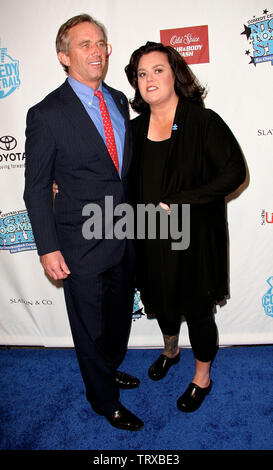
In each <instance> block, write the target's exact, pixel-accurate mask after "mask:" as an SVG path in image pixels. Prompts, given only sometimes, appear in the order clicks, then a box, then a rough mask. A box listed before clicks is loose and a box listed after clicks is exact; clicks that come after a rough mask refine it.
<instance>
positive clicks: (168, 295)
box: [137, 139, 181, 321]
mask: <svg viewBox="0 0 273 470" xmlns="http://www.w3.org/2000/svg"><path fill="white" fill-rule="evenodd" d="M169 144H170V139H167V140H162V141H151V140H149V139H145V143H144V148H143V158H142V171H141V173H142V194H141V200H142V202H143V203H145V204H148V203H152V204H154V205H155V206H158V204H159V203H160V202H163V201H162V182H163V177H164V170H165V165H166V159H167V155H168V147H169ZM165 215H166V213H165ZM159 223H160V214H159V213H157V214H156V230H155V237H156V238H154V239H151V238H148V236H147V235H148V230H147V228H148V217H146V225H145V228H146V238H145V240H144V241H143V242H142V243H139V244H138V245H139V248H140V247H141V250H142V255H143V254H144V256H141V257H138V259H141V263H142V264H141V278H142V280H141V287H140V290H141V298H142V301H143V303H144V306H145V313H146V314H147V316H148V317H153V316H156V317H159V316H162V315H163V316H164V317H165V316H167V317H168V320H171V321H174V320H176V319H177V318H179V317H180V316H181V306H180V297H181V295H180V294H181V290H180V291H179V289H178V282H177V281H178V280H177V279H176V278H175V277H174V273H176V269H175V265H176V263H177V262H178V259H177V258H178V257H179V253H178V252H173V251H172V250H171V249H170V246H169V245H170V241H169V240H168V239H161V238H160V228H159ZM137 243H138V242H137ZM166 255H167V258H166Z"/></svg>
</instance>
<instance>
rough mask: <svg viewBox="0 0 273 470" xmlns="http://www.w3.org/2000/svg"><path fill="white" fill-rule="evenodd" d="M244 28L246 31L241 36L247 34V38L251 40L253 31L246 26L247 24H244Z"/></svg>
mask: <svg viewBox="0 0 273 470" xmlns="http://www.w3.org/2000/svg"><path fill="white" fill-rule="evenodd" d="M244 28H245V29H244V31H243V32H242V33H241V34H245V35H246V37H247V39H249V37H250V35H251V29H250V28H249V27H248V26H246V25H245V24H244Z"/></svg>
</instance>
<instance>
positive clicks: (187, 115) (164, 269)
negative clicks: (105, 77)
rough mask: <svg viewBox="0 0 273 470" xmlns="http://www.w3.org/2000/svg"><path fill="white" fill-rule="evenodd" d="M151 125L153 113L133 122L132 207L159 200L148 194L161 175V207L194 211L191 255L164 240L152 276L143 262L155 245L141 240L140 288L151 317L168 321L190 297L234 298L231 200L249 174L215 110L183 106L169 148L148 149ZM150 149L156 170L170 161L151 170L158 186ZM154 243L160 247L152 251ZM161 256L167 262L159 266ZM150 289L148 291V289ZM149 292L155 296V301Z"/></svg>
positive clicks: (158, 145)
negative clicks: (163, 316) (227, 200)
mask: <svg viewBox="0 0 273 470" xmlns="http://www.w3.org/2000/svg"><path fill="white" fill-rule="evenodd" d="M149 121H150V112H149V110H147V112H144V113H143V114H141V115H140V116H138V117H137V118H135V119H133V120H132V121H131V123H132V131H133V161H132V165H131V170H130V188H131V196H130V197H131V200H132V201H133V203H134V204H137V203H143V197H145V198H146V197H148V198H149V197H157V196H158V193H156V192H154V193H153V194H151V193H150V191H154V190H155V191H157V190H156V188H154V189H153V188H152V187H150V189H149V188H148V189H147V183H145V181H146V182H147V181H150V185H151V181H153V182H154V181H158V180H159V179H160V172H161V176H162V184H161V187H160V193H159V196H160V197H159V199H160V201H162V202H165V203H167V204H190V246H189V248H188V249H186V250H177V251H173V250H171V249H170V241H169V240H161V241H160V240H159V242H160V251H157V252H155V255H154V259H153V260H152V265H154V264H155V263H156V264H155V266H156V269H153V267H150V262H149V260H148V258H147V257H146V256H145V253H147V249H146V250H144V249H143V245H146V247H147V246H149V250H148V251H150V253H149V254H148V255H147V256H150V255H151V250H150V245H152V242H153V240H148V242H146V241H145V243H142V241H141V240H137V241H136V247H137V257H136V258H137V287H139V288H141V289H142V290H141V289H140V290H141V295H142V299H143V303H144V307H145V311H147V310H148V311H149V310H150V309H154V308H157V307H158V308H161V310H163V311H165V312H166V313H168V316H169V315H171V313H172V312H174V313H175V312H176V309H177V308H180V307H181V303H180V301H181V299H182V300H185V298H188V299H189V300H191V301H192V302H194V299H195V298H196V297H212V298H213V299H214V300H215V301H216V302H217V301H220V300H222V299H223V297H224V296H226V295H227V294H228V280H229V279H228V262H227V261H228V260H227V237H228V232H227V224H226V204H225V197H226V196H227V195H229V194H230V193H232V192H233V191H235V190H237V188H238V187H239V186H240V185H241V184H242V183H243V182H244V180H245V177H246V167H245V163H244V159H243V156H242V152H241V149H240V147H239V145H238V143H237V141H236V139H235V138H234V136H233V134H232V132H231V131H230V129H229V128H228V126H227V125H226V124H225V122H224V121H223V120H222V119H221V117H220V116H219V115H218V114H216V113H215V112H214V111H212V110H210V109H205V108H202V107H200V106H198V105H196V104H193V103H190V102H188V101H184V100H179V103H178V106H177V109H176V114H175V118H174V124H175V126H173V130H172V134H171V138H170V141H169V143H168V145H167V144H166V143H164V142H163V143H159V142H157V143H153V142H152V143H150V142H148V143H147V134H148V128H149ZM164 145H165V146H167V155H166V156H165V157H164V156H162V154H161V149H162V151H163V148H164V147H163V146H164ZM151 148H156V149H157V155H159V158H158V163H159V162H160V161H161V159H164V158H165V160H164V161H165V165H164V170H162V167H161V169H160V163H159V165H158V166H157V167H156V169H157V171H154V170H153V171H154V173H155V175H154V174H153V175H152V179H151V169H150V172H149V173H148V175H147V174H146V165H149V163H148V161H147V162H146V160H147V159H150V158H154V155H152V154H154V151H153V152H150V151H149V152H148V149H150V150H151ZM159 149H160V150H159ZM163 153H164V152H163ZM150 164H151V163H150ZM152 168H155V167H152ZM144 170H145V171H144ZM162 171H163V174H162ZM154 178H156V180H155V179H154ZM156 186H157V185H156ZM147 191H148V192H147ZM160 201H158V202H160ZM156 242H158V240H155V243H154V245H156ZM159 252H160V257H161V258H159V260H157V259H156V257H157V255H158V253H159ZM148 265H149V267H148ZM156 270H157V272H155V271H156ZM151 273H152V274H153V275H156V276H157V279H156V280H154V282H153V283H151V286H152V287H151V288H149V286H148V282H147V279H148V277H149V276H151V275H152V274H151ZM163 275H164V278H163ZM148 280H149V279H148ZM145 285H146V286H148V288H146V289H145ZM143 286H144V287H143ZM145 290H146V293H145ZM143 292H144V295H143ZM150 292H153V293H155V295H154V294H153V299H152V300H151V302H150ZM146 294H147V295H146ZM179 297H180V298H179ZM146 298H147V301H146ZM154 300H155V302H156V305H154ZM165 302H166V303H165ZM181 310H182V312H183V309H181ZM154 313H157V312H155V311H154ZM180 313H181V311H180Z"/></svg>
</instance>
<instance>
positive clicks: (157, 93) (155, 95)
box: [137, 51, 176, 106]
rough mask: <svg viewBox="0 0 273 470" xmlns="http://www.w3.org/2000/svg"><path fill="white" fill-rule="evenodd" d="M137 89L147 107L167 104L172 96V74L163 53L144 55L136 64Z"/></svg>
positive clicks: (155, 52) (173, 93) (165, 55)
mask: <svg viewBox="0 0 273 470" xmlns="http://www.w3.org/2000/svg"><path fill="white" fill-rule="evenodd" d="M137 77H138V88H139V91H140V94H141V96H142V98H143V100H144V101H146V103H148V104H149V105H151V106H153V105H160V104H167V103H168V102H169V100H171V99H172V98H173V97H174V95H176V93H175V90H174V74H173V71H172V69H171V66H170V64H169V61H168V56H167V54H165V53H164V52H158V51H153V52H149V53H148V54H144V55H143V56H142V57H141V58H140V60H139V64H138V70H137Z"/></svg>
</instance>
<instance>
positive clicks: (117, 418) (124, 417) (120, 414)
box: [105, 405, 144, 431]
mask: <svg viewBox="0 0 273 470" xmlns="http://www.w3.org/2000/svg"><path fill="white" fill-rule="evenodd" d="M105 417H106V419H107V420H108V421H109V423H110V424H111V425H112V426H114V427H115V428H118V429H124V430H125V431H139V430H140V429H141V428H142V427H143V426H144V423H143V421H141V419H139V418H138V417H137V416H135V415H134V414H133V413H131V411H129V410H127V408H125V407H124V406H122V405H121V408H120V409H119V410H117V411H115V412H114V413H113V414H112V415H110V416H105Z"/></svg>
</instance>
